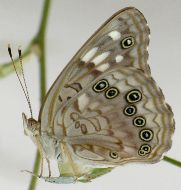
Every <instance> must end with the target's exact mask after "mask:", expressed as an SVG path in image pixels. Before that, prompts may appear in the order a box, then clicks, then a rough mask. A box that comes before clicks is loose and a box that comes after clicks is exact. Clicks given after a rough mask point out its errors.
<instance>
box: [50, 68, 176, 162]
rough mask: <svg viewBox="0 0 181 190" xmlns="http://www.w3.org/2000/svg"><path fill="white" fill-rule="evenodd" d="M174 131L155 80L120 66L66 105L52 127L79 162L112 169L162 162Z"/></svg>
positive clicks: (167, 109)
mask: <svg viewBox="0 0 181 190" xmlns="http://www.w3.org/2000/svg"><path fill="white" fill-rule="evenodd" d="M60 116H62V117H60ZM173 131H174V120H173V113H172V111H171V109H170V107H169V106H168V104H166V103H165V99H164V96H163V94H162V91H161V90H160V89H159V88H158V87H157V85H156V83H155V82H154V80H153V79H152V78H151V77H148V76H147V75H145V74H143V73H142V71H140V70H138V69H134V68H129V67H122V66H119V67H117V68H114V69H112V70H110V71H108V72H106V73H104V74H102V75H101V76H99V77H98V78H97V79H96V80H95V81H93V82H92V83H90V84H89V85H88V86H87V87H86V88H85V89H84V90H82V91H80V93H78V94H77V95H76V96H74V97H73V98H72V99H71V100H70V101H68V102H67V104H66V105H64V106H63V107H62V108H61V109H60V110H59V111H58V112H57V113H56V115H55V118H54V127H53V132H54V134H55V135H56V136H57V137H58V138H59V139H64V140H62V143H65V144H66V146H67V147H68V148H69V151H70V152H71V156H72V157H73V158H75V160H79V159H83V160H84V161H85V160H86V161H87V162H91V161H93V163H100V164H110V165H111V164H122V163H126V162H128V161H129V162H130V161H140V162H141V161H144V162H156V161H158V160H159V159H160V158H161V156H162V154H163V153H164V152H165V151H167V150H168V149H169V148H170V146H171V136H172V134H173Z"/></svg>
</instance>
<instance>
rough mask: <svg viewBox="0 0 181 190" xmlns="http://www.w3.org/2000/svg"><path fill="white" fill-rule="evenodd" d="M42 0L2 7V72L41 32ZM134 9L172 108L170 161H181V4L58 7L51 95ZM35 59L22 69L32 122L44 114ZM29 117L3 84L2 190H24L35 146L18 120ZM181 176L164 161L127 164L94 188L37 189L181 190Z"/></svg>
mask: <svg viewBox="0 0 181 190" xmlns="http://www.w3.org/2000/svg"><path fill="white" fill-rule="evenodd" d="M42 5H43V0H39V1H37V0H31V1H28V0H16V1H14V0H8V1H7V0H0V64H1V63H3V62H5V61H9V56H8V53H7V44H8V43H11V45H12V48H13V52H14V54H16V53H17V52H16V50H17V48H18V46H19V45H21V46H22V49H25V47H26V45H27V44H28V42H29V41H30V40H31V39H32V37H33V36H34V35H35V34H36V31H37V29H38V26H39V21H40V16H41V10H42ZM126 6H135V7H136V8H138V9H139V10H140V11H141V12H142V13H143V14H144V15H145V17H146V19H147V21H148V24H149V26H150V29H151V41H150V46H149V54H150V56H149V64H150V67H151V70H152V75H153V77H154V78H155V80H156V81H157V83H158V84H159V86H160V87H161V88H162V90H163V92H164V94H165V96H166V100H167V102H168V103H169V104H170V105H171V106H172V109H173V112H174V114H175V120H176V131H175V134H174V137H173V146H172V148H171V150H170V151H169V152H168V153H167V155H168V156H172V157H174V158H177V159H179V160H181V149H180V147H181V1H180V0H157V1H153V0H147V1H145V0H135V1H131V0H127V1H121V0H120V1H117V0H99V1H98V0H91V1H88V0H87V1H85V0H54V1H52V5H51V10H50V17H49V23H48V33H47V87H48V88H49V87H50V86H51V84H52V83H53V81H54V80H55V79H56V77H57V75H58V74H59V73H60V71H61V70H62V69H63V68H64V66H65V65H66V64H67V62H68V61H69V60H70V59H71V58H72V56H73V55H74V54H75V53H76V51H77V50H78V49H79V48H80V47H81V45H82V44H83V43H84V42H85V41H86V40H87V39H88V38H89V37H90V35H92V33H93V32H94V31H95V30H96V29H97V28H98V27H99V26H100V25H101V24H102V23H103V22H104V21H105V20H106V19H108V18H109V17H110V16H111V15H112V14H114V13H115V12H116V11H118V10H120V9H122V8H124V7H126ZM37 63H38V62H37V60H36V57H34V56H32V57H31V58H30V59H29V61H28V63H27V64H25V67H24V69H25V74H26V78H27V83H28V86H29V90H30V96H31V97H30V98H31V102H32V106H33V112H34V115H36V116H38V112H39V107H40V105H39V73H38V64H37ZM22 112H25V113H27V114H29V110H28V107H27V104H26V101H25V97H24V95H23V94H22V90H21V89H20V85H19V84H18V80H17V77H16V76H15V74H14V73H13V74H11V75H9V76H7V77H6V78H2V79H0V123H1V124H0V188H1V189H5V190H6V189H13V190H24V189H27V187H28V184H29V180H30V176H29V174H26V173H21V172H20V171H21V170H23V169H28V170H32V167H33V162H34V156H35V152H36V149H35V146H34V145H33V143H32V142H31V141H30V139H29V138H28V137H26V136H24V133H23V123H22V117H21V113H22ZM180 179H181V168H177V167H175V166H172V165H170V164H168V163H166V162H164V161H161V162H159V163H157V164H154V165H147V164H127V165H124V166H120V167H117V168H116V169H115V170H113V171H112V172H111V173H109V174H107V175H105V176H103V177H101V178H98V179H96V180H94V181H93V182H92V183H89V184H81V183H79V184H70V185H56V184H50V183H46V182H44V181H43V180H40V181H39V185H38V187H37V189H39V190H40V189H43V190H46V189H54V190H56V189H57V190H58V189H62V190H68V189H72V190H73V189H74V190H76V189H77V190H78V189H84V190H110V189H124V190H125V189H126V190H132V189H139V190H145V189H147V190H152V189H164V190H170V189H174V190H180V186H181V185H180Z"/></svg>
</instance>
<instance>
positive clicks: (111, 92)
mask: <svg viewBox="0 0 181 190" xmlns="http://www.w3.org/2000/svg"><path fill="white" fill-rule="evenodd" d="M118 94H119V90H118V89H117V88H115V87H111V88H109V89H108V90H107V91H106V94H105V96H106V98H108V99H112V98H115V97H116V96H117V95H118Z"/></svg>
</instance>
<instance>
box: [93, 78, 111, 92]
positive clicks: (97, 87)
mask: <svg viewBox="0 0 181 190" xmlns="http://www.w3.org/2000/svg"><path fill="white" fill-rule="evenodd" d="M108 87H109V83H108V81H107V80H105V79H102V80H100V81H98V82H97V83H96V84H95V85H94V86H93V90H94V91H95V92H102V91H104V90H105V89H106V88H108Z"/></svg>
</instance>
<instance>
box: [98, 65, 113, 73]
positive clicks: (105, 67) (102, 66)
mask: <svg viewBox="0 0 181 190" xmlns="http://www.w3.org/2000/svg"><path fill="white" fill-rule="evenodd" d="M109 66H110V65H109V63H104V64H102V65H100V66H98V67H97V68H96V70H98V71H101V72H104V71H106V70H107V69H108V68H109Z"/></svg>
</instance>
